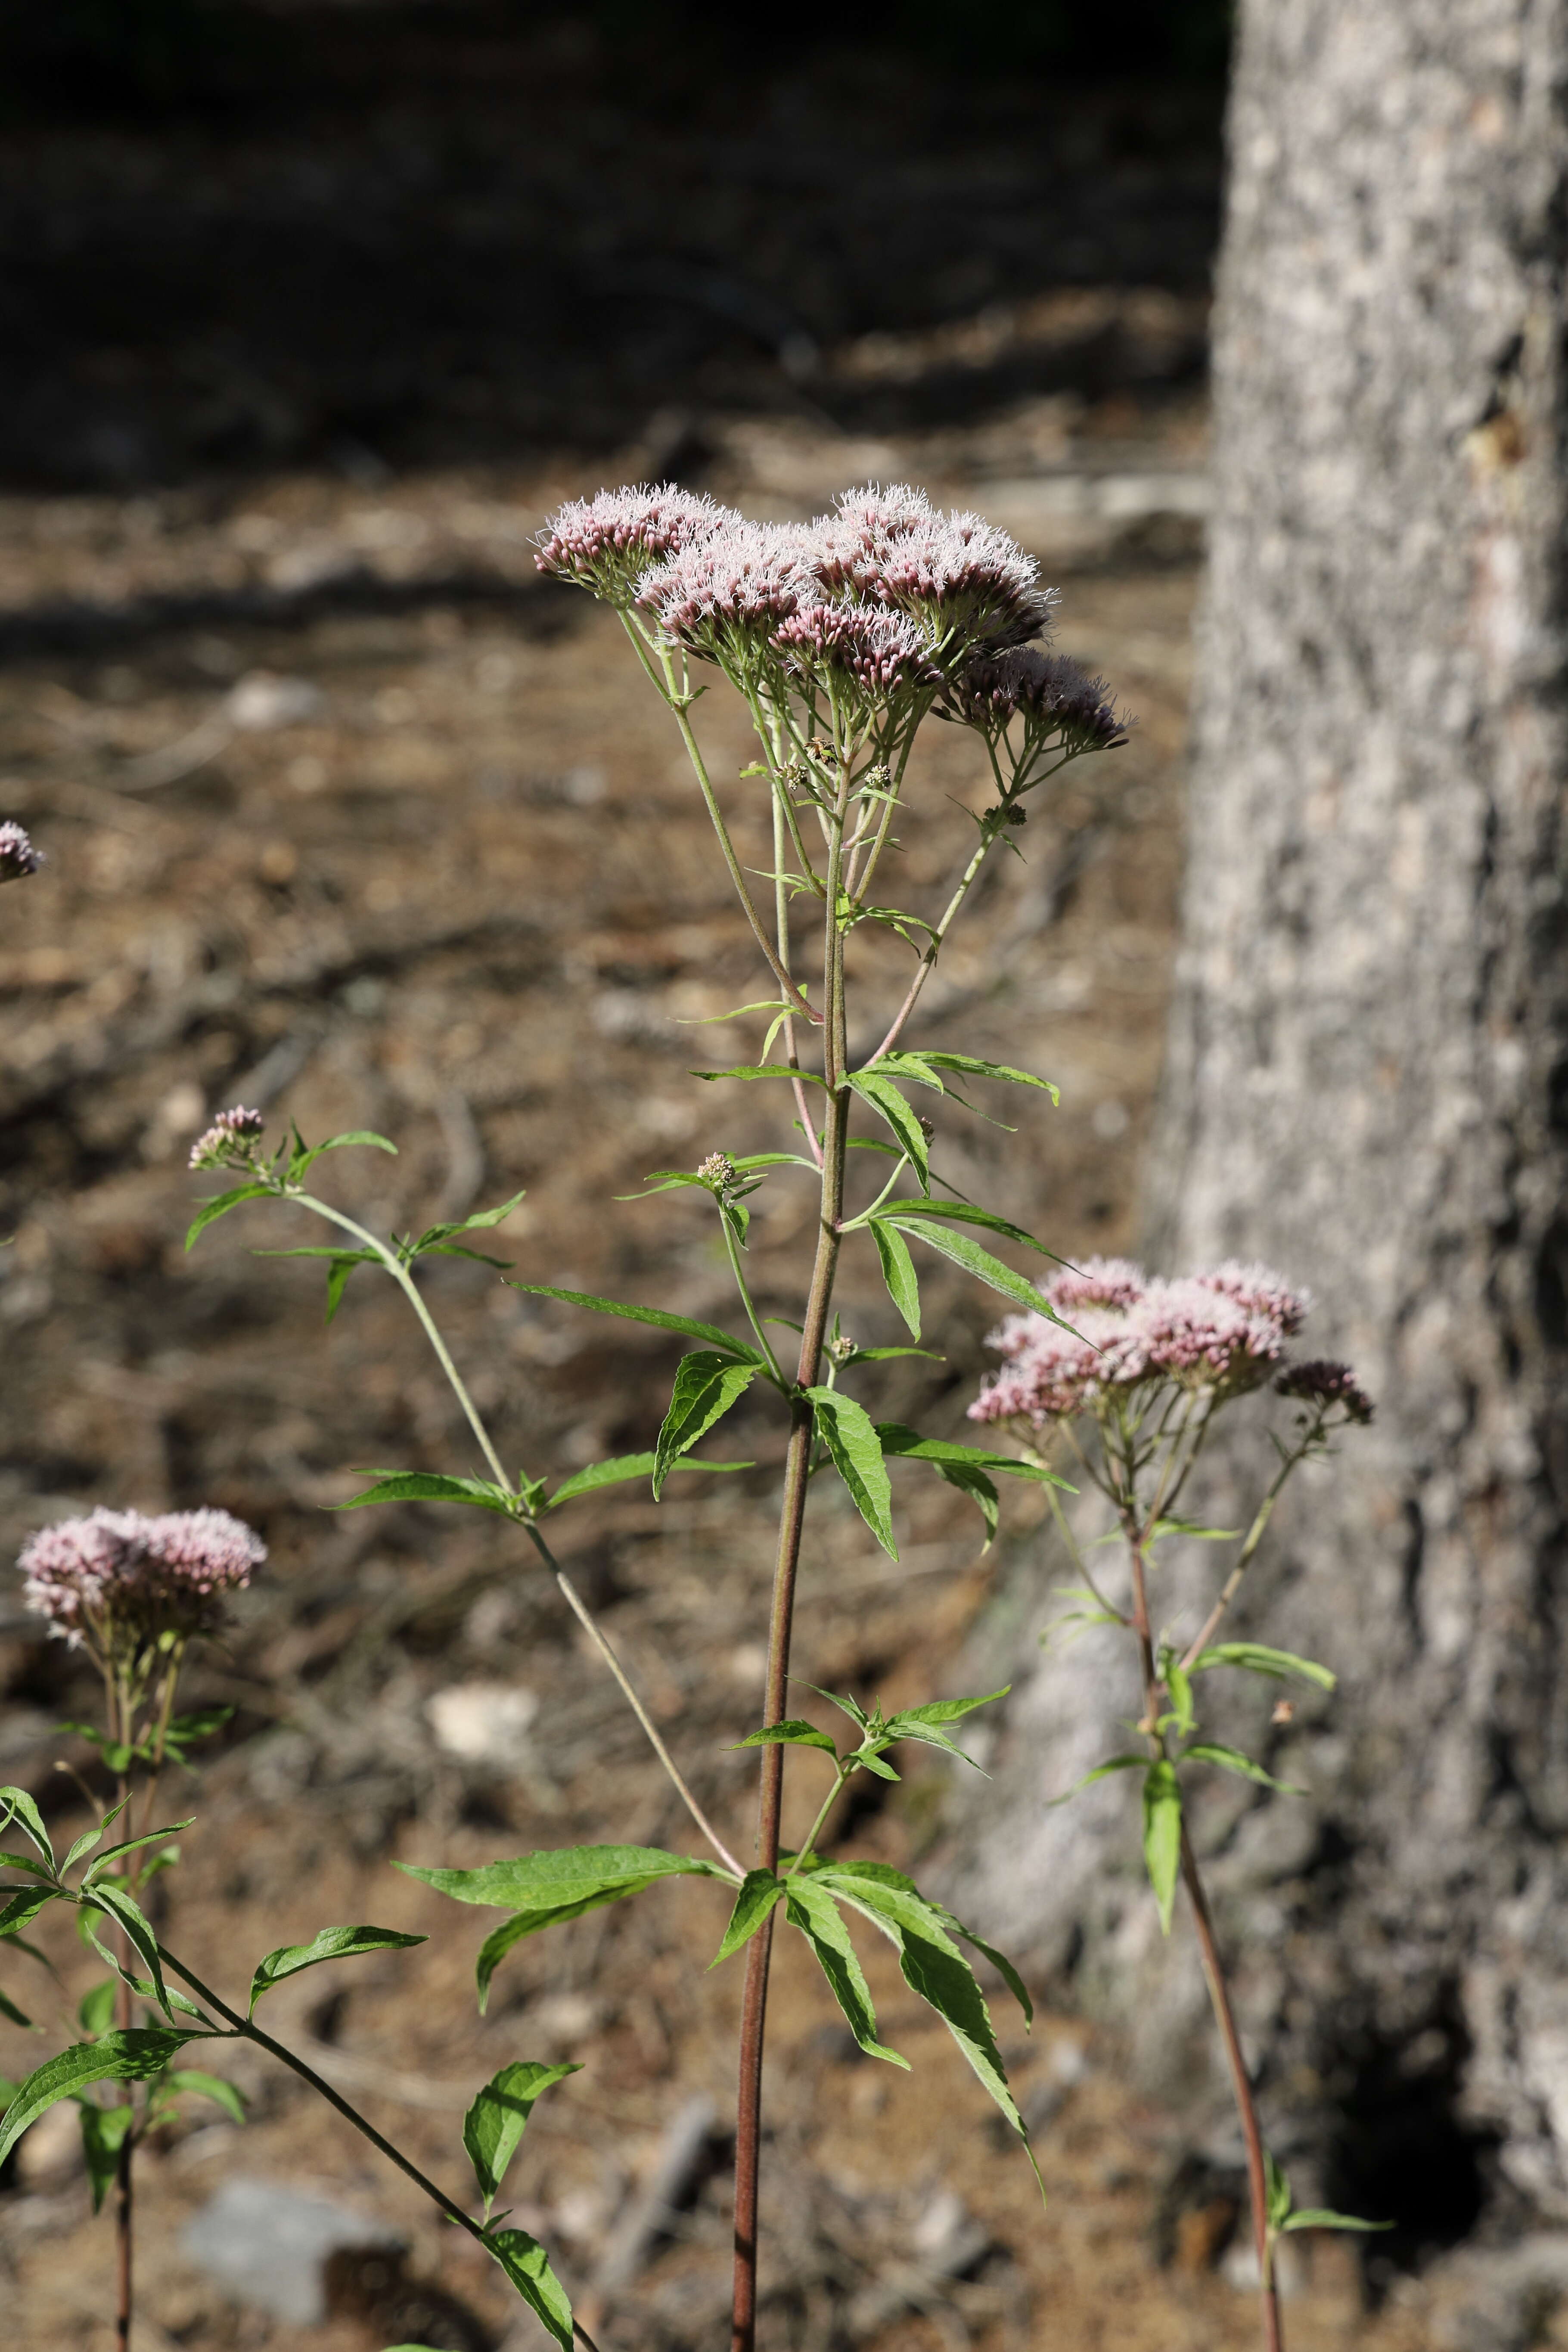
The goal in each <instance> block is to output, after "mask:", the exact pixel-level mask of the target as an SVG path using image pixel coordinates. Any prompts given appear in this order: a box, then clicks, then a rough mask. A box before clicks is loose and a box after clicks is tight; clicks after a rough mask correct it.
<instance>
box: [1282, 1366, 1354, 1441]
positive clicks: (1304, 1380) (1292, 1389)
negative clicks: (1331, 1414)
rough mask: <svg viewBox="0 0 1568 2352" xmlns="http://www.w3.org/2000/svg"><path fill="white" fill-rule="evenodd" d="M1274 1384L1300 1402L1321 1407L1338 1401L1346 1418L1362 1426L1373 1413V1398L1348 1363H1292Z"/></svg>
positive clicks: (1330, 1405) (1283, 1394)
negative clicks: (1298, 1398) (1297, 1398)
mask: <svg viewBox="0 0 1568 2352" xmlns="http://www.w3.org/2000/svg"><path fill="white" fill-rule="evenodd" d="M1274 1385H1275V1387H1276V1388H1277V1389H1278V1390H1279V1393H1280V1395H1281V1396H1286V1397H1300V1400H1301V1402H1302V1403H1303V1404H1312V1405H1317V1406H1320V1407H1321V1408H1322V1409H1323V1410H1324V1411H1328V1410H1329V1409H1330V1408H1331V1407H1333V1406H1335V1405H1337V1406H1338V1407H1339V1409H1340V1411H1341V1412H1342V1413H1343V1414H1344V1417H1345V1419H1346V1420H1347V1421H1351V1422H1359V1423H1362V1424H1363V1426H1364V1424H1365V1423H1367V1422H1369V1421H1370V1420H1371V1419H1372V1416H1373V1402H1372V1399H1371V1398H1370V1397H1369V1396H1368V1395H1367V1393H1366V1391H1365V1390H1364V1389H1363V1387H1362V1386H1361V1384H1360V1382H1359V1381H1357V1379H1356V1377H1355V1374H1354V1373H1353V1372H1352V1370H1351V1368H1350V1366H1349V1365H1348V1364H1331V1363H1318V1362H1313V1363H1310V1364H1291V1365H1290V1366H1289V1368H1288V1369H1287V1370H1285V1371H1283V1372H1281V1373H1280V1375H1279V1379H1278V1380H1277V1381H1275V1383H1274Z"/></svg>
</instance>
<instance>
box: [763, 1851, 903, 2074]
mask: <svg viewBox="0 0 1568 2352" xmlns="http://www.w3.org/2000/svg"><path fill="white" fill-rule="evenodd" d="M784 1916H785V1918H786V1919H787V1920H788V1921H789V1924H790V1926H791V1927H798V1928H799V1929H800V1932H801V1934H802V1935H803V1936H804V1937H805V1939H806V1941H807V1943H808V1944H809V1945H810V1946H811V1948H812V1950H813V1951H814V1952H815V1953H816V1957H817V1960H818V1962H819V1963H820V1965H821V1969H822V1973H823V1975H824V1976H825V1977H826V1979H827V1981H828V1983H829V1985H830V1986H831V1987H832V1989H833V1997H834V1999H835V2000H837V2003H838V2006H839V2008H840V2009H841V2010H842V2011H844V2016H845V2021H846V2022H847V2025H848V2028H849V2031H850V2032H851V2033H852V2034H853V2035H854V2036H855V2039H856V2041H857V2042H858V2043H859V2045H860V2047H861V2049H862V2050H863V2051H864V2052H865V2053H866V2055H867V2056H868V2058H885V2059H886V2060H887V2062H888V2063H889V2066H901V2067H902V2068H903V2069H904V2072H905V2073H906V2074H908V2072H909V2066H910V2062H909V2060H908V2059H907V2058H900V2055H899V2053H898V2052H897V2051H896V2050H889V2049H887V2048H886V2047H885V2046H884V2044H883V2043H881V2042H879V2041H878V2039H877V2012H876V2011H875V2009H874V2008H873V2007H872V2005H871V1989H870V1987H869V1986H868V1984H867V1982H866V1972H865V1970H864V1969H862V1968H861V1966H860V1958H859V1955H858V1952H857V1951H856V1949H855V1947H854V1945H853V1944H852V1943H851V1942H850V1940H849V1930H848V1928H847V1927H846V1926H845V1924H844V1916H843V1914H842V1912H841V1911H840V1910H839V1908H838V1906H837V1903H836V1902H835V1901H834V1899H833V1896H832V1895H831V1894H830V1893H829V1891H828V1889H827V1888H826V1886H823V1885H820V1884H818V1882H817V1880H816V1878H814V1877H806V1876H805V1875H801V1874H797V1875H796V1876H795V1877H794V1878H792V1879H791V1880H790V1882H789V1885H788V1888H787V1890H786V1895H785V1902H784Z"/></svg>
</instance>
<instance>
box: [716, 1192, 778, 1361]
mask: <svg viewBox="0 0 1568 2352" xmlns="http://www.w3.org/2000/svg"><path fill="white" fill-rule="evenodd" d="M719 1223H720V1224H721V1226H722V1227H723V1230H724V1247H725V1249H726V1250H727V1251H728V1253H729V1257H730V1270H731V1273H732V1274H733V1276H734V1277H735V1287H736V1289H737V1290H738V1291H739V1292H740V1294H741V1304H742V1307H744V1308H745V1310H746V1320H747V1322H748V1323H749V1324H750V1325H751V1327H752V1330H753V1331H754V1332H755V1334H756V1338H757V1345H758V1347H759V1348H760V1349H762V1351H763V1355H764V1356H765V1357H766V1358H767V1360H768V1369H769V1370H770V1371H771V1372H772V1374H773V1378H774V1380H775V1381H777V1382H778V1384H779V1387H780V1388H781V1389H782V1390H783V1391H784V1394H785V1396H788V1394H789V1382H788V1381H786V1380H785V1378H784V1368H783V1366H782V1365H781V1364H780V1362H779V1360H778V1358H777V1356H775V1355H774V1353H773V1342H772V1341H771V1340H770V1339H769V1338H768V1335H767V1333H766V1332H765V1331H764V1330H763V1326H762V1324H761V1322H760V1321H759V1320H758V1318H757V1310H756V1308H755V1307H753V1305H752V1293H751V1290H750V1287H749V1286H748V1285H747V1282H746V1275H745V1269H744V1267H743V1266H742V1264H741V1253H740V1249H739V1247H738V1245H737V1244H736V1241H735V1235H734V1231H733V1229H732V1227H731V1223H730V1220H729V1217H728V1216H727V1215H726V1214H725V1211H724V1205H723V1203H722V1202H720V1204H719Z"/></svg>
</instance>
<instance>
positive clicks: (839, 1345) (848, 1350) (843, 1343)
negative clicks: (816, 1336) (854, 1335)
mask: <svg viewBox="0 0 1568 2352" xmlns="http://www.w3.org/2000/svg"><path fill="white" fill-rule="evenodd" d="M856 1344H857V1343H856V1342H855V1341H854V1340H853V1339H851V1338H850V1337H849V1334H848V1332H847V1331H838V1332H836V1333H835V1334H834V1336H833V1338H832V1339H828V1340H826V1341H825V1342H824V1346H823V1353H824V1354H825V1355H828V1356H831V1357H832V1359H833V1360H834V1362H835V1363H836V1364H847V1362H848V1361H849V1359H850V1358H851V1356H853V1355H854V1353H855V1350H856Z"/></svg>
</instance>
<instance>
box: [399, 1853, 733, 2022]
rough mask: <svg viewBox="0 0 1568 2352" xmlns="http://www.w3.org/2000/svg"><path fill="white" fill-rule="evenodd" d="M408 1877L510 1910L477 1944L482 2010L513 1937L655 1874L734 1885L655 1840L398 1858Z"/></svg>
mask: <svg viewBox="0 0 1568 2352" xmlns="http://www.w3.org/2000/svg"><path fill="white" fill-rule="evenodd" d="M397 1867H398V1869H399V1870H405V1871H406V1872H407V1873H408V1875H409V1876H410V1877H411V1878H421V1879H423V1880H424V1881H425V1883H426V1885H428V1886H434V1887H436V1888H437V1890H438V1891H439V1892H440V1893H441V1894H443V1895H451V1896H452V1897H453V1898H454V1899H455V1900H456V1901H457V1902H458V1903H481V1904H486V1905H489V1906H491V1907H492V1908H493V1909H495V1910H498V1911H510V1912H511V1914H512V1916H511V1917H510V1919H505V1920H503V1921H502V1922H501V1924H500V1927H497V1928H495V1929H493V1930H492V1932H491V1933H490V1934H489V1936H488V1937H486V1938H485V1941H484V1943H483V1944H482V1945H481V1946H480V1948H479V1960H478V1963H477V1966H476V1969H475V1974H476V1977H477V1979H478V1982H479V2008H480V2011H481V2012H482V2011H483V2010H484V2009H485V2008H486V2006H487V2004H488V2002H489V1988H490V1979H491V1978H492V1977H493V1976H494V1974H495V1971H496V1969H497V1967H498V1965H499V1964H500V1961H501V1960H502V1959H503V1958H505V1956H506V1954H507V1953H508V1952H510V1950H511V1948H512V1947H513V1945H514V1944H520V1943H521V1941H522V1940H523V1938H524V1937H526V1936H537V1935H538V1934H539V1933H540V1932H541V1930H542V1929H543V1928H545V1927H562V1926H563V1925H564V1924H565V1923H566V1921H567V1920H569V1919H580V1918H581V1917H582V1916H583V1915H584V1912H586V1911H596V1910H597V1909H598V1908H599V1906H600V1905H601V1904H604V1903H618V1902H620V1901H621V1899H622V1898H623V1896H625V1895H638V1894H640V1893H641V1892H642V1890H643V1888H644V1887H645V1886H652V1885H655V1884H656V1883H657V1882H658V1880H659V1879H661V1878H676V1877H683V1876H684V1877H697V1878H721V1879H723V1880H725V1882H726V1883H727V1884H728V1885H731V1886H732V1885H734V1884H735V1882H734V1880H733V1879H732V1878H731V1876H730V1874H729V1872H728V1871H725V1870H721V1869H720V1868H719V1866H718V1864H716V1863H711V1862H704V1861H702V1860H701V1859H700V1856H697V1855H693V1854H679V1853H664V1852H663V1851H662V1850H661V1849H660V1848H659V1847H658V1846H647V1845H578V1846H563V1847H557V1848H555V1849H553V1850H546V1851H545V1852H543V1853H523V1854H519V1855H517V1856H516V1858H515V1859H514V1860H511V1861H508V1862H491V1863H487V1864H484V1865H483V1866H482V1867H481V1868H479V1869H478V1870H430V1869H422V1868H420V1867H419V1866H418V1865H417V1864H414V1863H407V1862H400V1863H399V1864H398V1865H397Z"/></svg>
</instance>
